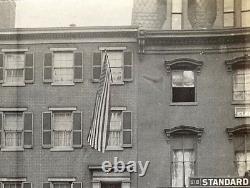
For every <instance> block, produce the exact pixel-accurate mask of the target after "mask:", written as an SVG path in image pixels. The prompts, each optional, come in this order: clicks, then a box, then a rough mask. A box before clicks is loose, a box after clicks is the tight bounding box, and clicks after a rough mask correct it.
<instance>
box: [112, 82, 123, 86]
mask: <svg viewBox="0 0 250 188" xmlns="http://www.w3.org/2000/svg"><path fill="white" fill-rule="evenodd" d="M113 85H124V82H116V83H111V86H113Z"/></svg>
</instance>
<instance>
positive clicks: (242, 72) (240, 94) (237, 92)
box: [233, 67, 250, 101]
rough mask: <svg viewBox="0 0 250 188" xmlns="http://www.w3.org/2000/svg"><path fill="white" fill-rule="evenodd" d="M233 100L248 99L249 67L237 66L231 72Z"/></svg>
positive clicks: (249, 95)
mask: <svg viewBox="0 0 250 188" xmlns="http://www.w3.org/2000/svg"><path fill="white" fill-rule="evenodd" d="M233 100H235V101H248V100H250V67H245V68H244V67H242V68H240V67H239V68H237V69H235V70H234V72H233Z"/></svg>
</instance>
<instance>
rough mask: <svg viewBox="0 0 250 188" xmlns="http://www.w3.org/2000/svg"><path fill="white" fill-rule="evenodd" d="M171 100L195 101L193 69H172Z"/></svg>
mask: <svg viewBox="0 0 250 188" xmlns="http://www.w3.org/2000/svg"><path fill="white" fill-rule="evenodd" d="M172 102H195V79H194V72H193V71H187V70H173V71H172Z"/></svg>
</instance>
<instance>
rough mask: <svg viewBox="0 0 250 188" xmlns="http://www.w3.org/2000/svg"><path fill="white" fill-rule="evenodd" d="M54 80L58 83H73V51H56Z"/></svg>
mask: <svg viewBox="0 0 250 188" xmlns="http://www.w3.org/2000/svg"><path fill="white" fill-rule="evenodd" d="M53 81H54V83H58V84H73V53H72V52H68V53H66V52H63V53H62V52H56V53H54V71H53Z"/></svg>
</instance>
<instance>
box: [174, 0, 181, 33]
mask: <svg viewBox="0 0 250 188" xmlns="http://www.w3.org/2000/svg"><path fill="white" fill-rule="evenodd" d="M182 12H183V11H182V0H172V22H171V23H172V24H171V25H172V30H181V29H182Z"/></svg>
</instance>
